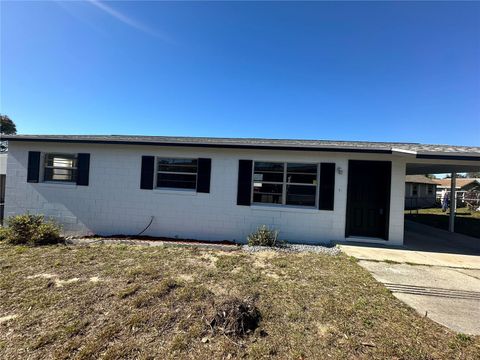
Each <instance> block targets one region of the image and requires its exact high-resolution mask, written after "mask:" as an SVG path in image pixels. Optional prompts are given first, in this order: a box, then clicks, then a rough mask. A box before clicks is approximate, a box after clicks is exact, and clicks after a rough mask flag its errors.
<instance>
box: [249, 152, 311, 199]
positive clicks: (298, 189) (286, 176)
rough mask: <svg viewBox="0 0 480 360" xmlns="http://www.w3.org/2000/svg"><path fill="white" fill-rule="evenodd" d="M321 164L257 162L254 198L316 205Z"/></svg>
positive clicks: (254, 175) (254, 178) (254, 171)
mask: <svg viewBox="0 0 480 360" xmlns="http://www.w3.org/2000/svg"><path fill="white" fill-rule="evenodd" d="M317 178H318V165H317V164H303V163H280V162H261V161H260V162H255V165H254V170H253V202H254V203H267V204H280V205H296V206H311V207H314V206H315V203H316V198H317V184H318V180H317Z"/></svg>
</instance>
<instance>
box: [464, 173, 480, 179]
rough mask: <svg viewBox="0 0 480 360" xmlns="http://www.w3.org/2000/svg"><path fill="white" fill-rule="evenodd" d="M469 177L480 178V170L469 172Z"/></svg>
mask: <svg viewBox="0 0 480 360" xmlns="http://www.w3.org/2000/svg"><path fill="white" fill-rule="evenodd" d="M467 177H468V178H480V171H477V172H467Z"/></svg>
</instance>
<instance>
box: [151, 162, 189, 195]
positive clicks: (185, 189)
mask: <svg viewBox="0 0 480 360" xmlns="http://www.w3.org/2000/svg"><path fill="white" fill-rule="evenodd" d="M160 159H173V160H195V161H196V172H195V173H193V172H182V171H162V170H159V164H158V162H159V160H160ZM159 173H162V174H174V175H190V176H195V187H194V188H179V187H168V186H158V174H159ZM154 185H155V186H154V189H155V190H167V191H186V192H196V191H197V186H198V158H194V157H191V158H189V157H179V156H155V178H154Z"/></svg>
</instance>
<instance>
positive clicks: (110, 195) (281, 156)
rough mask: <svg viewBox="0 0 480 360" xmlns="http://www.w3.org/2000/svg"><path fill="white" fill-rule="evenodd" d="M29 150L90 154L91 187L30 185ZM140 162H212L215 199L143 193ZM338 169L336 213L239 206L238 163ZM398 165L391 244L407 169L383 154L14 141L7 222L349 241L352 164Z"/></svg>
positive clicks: (75, 229)
mask: <svg viewBox="0 0 480 360" xmlns="http://www.w3.org/2000/svg"><path fill="white" fill-rule="evenodd" d="M28 151H41V152H65V153H79V152H87V153H90V154H91V155H90V156H91V157H90V184H89V186H76V185H69V184H50V183H38V184H37V183H27V182H26V178H27V158H28ZM142 155H155V156H165V157H192V158H198V157H207V158H211V159H212V173H211V185H210V193H209V194H203V193H196V192H189V191H178V190H161V189H158V190H141V189H140V168H141V156H142ZM239 159H251V160H264V161H287V162H289V161H291V162H317V163H321V162H335V163H336V166H337V168H338V167H340V168H342V169H343V173H342V174H339V173H338V172H337V173H336V178H335V204H334V208H335V210H334V211H321V210H318V209H299V208H290V207H275V206H268V205H252V206H238V205H237V204H236V199H237V178H238V160H239ZM349 159H357V160H393V162H392V189H393V191H392V197H391V209H390V214H391V219H390V227H389V229H390V230H389V233H390V235H389V236H390V242H391V243H394V244H401V243H402V241H403V206H404V199H403V198H404V183H403V182H404V179H405V162H404V161H403V160H401V159H400V158H399V159H396V158H392V156H391V155H390V156H389V155H383V154H347V153H329V152H307V151H272V150H234V149H208V148H181V147H169V148H168V147H155V146H137V145H91V144H62V143H34V142H32V143H27V142H13V141H12V142H10V146H9V156H8V165H7V189H6V209H5V215H6V216H7V217H8V216H11V215H15V214H20V213H24V212H26V211H29V212H31V213H42V214H45V215H46V216H50V217H53V218H55V219H56V220H57V221H59V222H61V223H62V224H63V226H64V230H65V232H66V233H81V234H102V235H111V234H129V235H133V234H137V233H139V232H140V231H141V230H143V229H144V228H145V226H146V225H147V224H148V223H149V221H150V219H151V217H152V216H153V217H154V220H153V223H152V225H151V226H150V228H149V229H148V230H147V231H146V232H145V233H144V235H151V236H167V237H179V238H192V239H199V240H234V241H238V242H243V241H245V239H246V236H247V235H248V234H249V233H250V232H252V231H253V230H254V229H255V228H256V227H257V226H259V225H262V224H267V225H270V226H272V227H275V228H276V229H278V230H279V231H280V238H282V239H285V240H288V241H291V242H307V243H321V242H328V241H332V240H333V241H343V240H345V214H346V203H347V193H346V192H347V179H348V160H349Z"/></svg>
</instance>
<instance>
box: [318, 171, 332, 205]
mask: <svg viewBox="0 0 480 360" xmlns="http://www.w3.org/2000/svg"><path fill="white" fill-rule="evenodd" d="M319 196H320V199H319V201H318V208H319V209H320V210H333V202H334V199H335V164H334V163H321V164H320V191H319Z"/></svg>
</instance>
